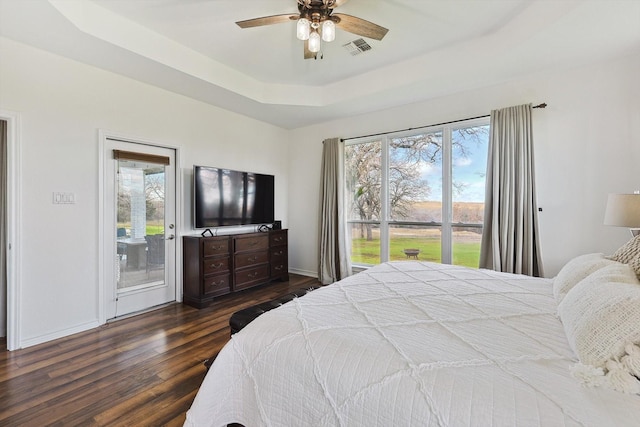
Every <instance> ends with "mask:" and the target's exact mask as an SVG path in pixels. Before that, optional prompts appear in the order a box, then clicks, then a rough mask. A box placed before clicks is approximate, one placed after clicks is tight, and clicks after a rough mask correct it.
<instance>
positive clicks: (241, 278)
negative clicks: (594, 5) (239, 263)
mask: <svg viewBox="0 0 640 427" xmlns="http://www.w3.org/2000/svg"><path fill="white" fill-rule="evenodd" d="M268 280H269V264H262V265H259V266H257V267H252V268H246V269H243V270H236V272H235V286H234V290H239V289H245V288H250V287H251V286H255V285H259V284H262V283H265V282H267V281H268Z"/></svg>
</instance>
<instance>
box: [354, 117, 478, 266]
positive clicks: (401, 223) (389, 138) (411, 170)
mask: <svg viewBox="0 0 640 427" xmlns="http://www.w3.org/2000/svg"><path fill="white" fill-rule="evenodd" d="M488 140H489V124H488V119H483V120H481V121H468V122H461V123H457V126H446V127H439V128H429V129H425V130H423V131H421V132H416V131H413V132H408V133H407V132H404V133H394V134H388V135H385V136H383V137H378V138H376V139H367V140H352V141H350V142H347V146H346V147H345V180H346V183H345V185H346V193H345V194H346V198H347V201H346V202H347V215H348V218H347V223H348V225H349V233H350V238H351V261H352V263H353V264H354V265H356V266H357V265H372V264H378V263H380V262H384V261H388V260H407V259H420V260H427V261H435V262H443V263H447V264H457V265H465V266H470V267H478V263H479V258H480V240H481V237H482V223H483V215H484V191H485V173H486V163H487V148H488Z"/></svg>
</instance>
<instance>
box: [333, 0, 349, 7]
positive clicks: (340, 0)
mask: <svg viewBox="0 0 640 427" xmlns="http://www.w3.org/2000/svg"><path fill="white" fill-rule="evenodd" d="M348 1H349V0H336V1H335V2H334V3H333V5H332V6H331V9H335V8H336V7H340V6H342V5H343V4H345V3H346V2H348Z"/></svg>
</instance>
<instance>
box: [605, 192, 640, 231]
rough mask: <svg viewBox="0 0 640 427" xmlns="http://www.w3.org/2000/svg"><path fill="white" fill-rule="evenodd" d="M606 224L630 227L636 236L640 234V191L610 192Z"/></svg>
mask: <svg viewBox="0 0 640 427" xmlns="http://www.w3.org/2000/svg"><path fill="white" fill-rule="evenodd" d="M604 224H605V225H614V226H617V227H629V231H631V235H632V236H634V237H635V236H637V235H638V234H640V192H638V191H636V192H634V193H633V194H609V198H608V199H607V209H606V211H605V213H604Z"/></svg>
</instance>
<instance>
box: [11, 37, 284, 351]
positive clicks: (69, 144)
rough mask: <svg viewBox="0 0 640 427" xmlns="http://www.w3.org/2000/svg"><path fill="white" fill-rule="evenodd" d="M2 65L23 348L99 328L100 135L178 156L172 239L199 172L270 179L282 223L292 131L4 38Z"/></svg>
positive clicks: (187, 213) (187, 214)
mask: <svg viewBox="0 0 640 427" xmlns="http://www.w3.org/2000/svg"><path fill="white" fill-rule="evenodd" d="M0 58H1V67H0V110H7V111H12V112H17V113H19V114H20V117H21V122H22V139H21V148H22V176H21V178H22V213H23V216H22V218H21V236H20V240H21V245H22V246H21V248H22V253H21V256H22V283H21V284H22V289H21V292H22V295H21V305H22V316H21V318H20V319H19V321H20V322H21V327H22V334H21V340H20V342H21V343H22V344H21V345H31V344H35V343H38V342H41V341H45V340H48V339H52V338H55V337H58V336H63V335H66V334H69V333H72V332H76V331H79V330H83V329H86V328H88V327H92V326H95V324H96V322H97V321H98V231H99V230H98V179H99V177H98V129H106V130H109V131H113V132H117V133H119V134H125V135H129V136H134V137H139V138H141V139H145V140H153V141H158V142H160V143H164V144H169V145H173V146H176V147H179V148H180V149H181V160H182V164H181V165H179V167H180V168H181V171H182V174H183V180H184V186H183V187H184V194H183V196H184V201H183V205H182V206H181V210H182V218H183V221H182V224H178V234H185V233H186V234H190V233H192V232H193V231H192V229H191V197H190V179H191V168H192V166H193V164H194V163H196V164H202V165H211V166H222V167H229V168H233V169H240V170H250V171H253V172H262V173H269V174H273V175H275V177H276V217H277V218H279V219H281V220H283V223H284V225H285V226H286V224H287V211H288V206H287V202H288V198H287V190H288V185H289V183H288V181H289V177H288V157H287V141H286V138H287V136H288V132H287V131H285V130H283V129H280V128H278V127H275V126H272V125H268V124H265V123H262V122H259V121H256V120H253V119H249V118H246V117H243V116H240V115H238V114H235V113H231V112H228V111H226V110H222V109H219V108H215V107H212V106H210V105H207V104H203V103H201V102H198V101H194V100H192V99H189V98H186V97H184V96H180V95H176V94H173V93H171V92H167V91H165V90H161V89H158V88H156V87H152V86H149V85H146V84H142V83H140V82H137V81H134V80H131V79H128V78H125V77H121V76H119V75H116V74H113V73H110V72H106V71H102V70H99V69H96V68H93V67H90V66H86V65H83V64H80V63H77V62H74V61H71V60H68V59H65V58H62V57H59V56H56V55H52V54H49V53H46V52H43V51H40V50H36V49H34V48H31V47H28V46H26V45H22V44H19V43H15V42H13V41H10V40H7V39H2V38H0ZM54 191H61V192H73V193H75V194H76V204H74V205H54V204H53V203H52V193H53V192H54Z"/></svg>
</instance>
